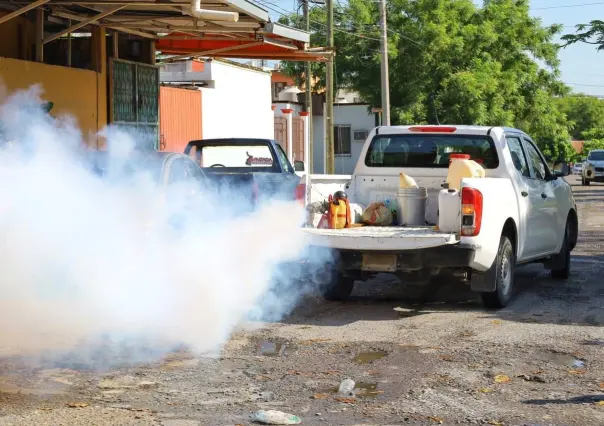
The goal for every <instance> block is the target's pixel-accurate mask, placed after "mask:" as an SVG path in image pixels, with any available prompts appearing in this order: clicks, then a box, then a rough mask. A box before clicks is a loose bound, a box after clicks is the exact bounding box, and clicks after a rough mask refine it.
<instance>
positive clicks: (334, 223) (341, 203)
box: [327, 191, 352, 229]
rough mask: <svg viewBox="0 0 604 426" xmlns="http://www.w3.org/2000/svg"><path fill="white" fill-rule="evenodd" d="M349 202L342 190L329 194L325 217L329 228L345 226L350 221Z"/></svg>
mask: <svg viewBox="0 0 604 426" xmlns="http://www.w3.org/2000/svg"><path fill="white" fill-rule="evenodd" d="M350 216H351V215H350V202H349V201H348V195H346V193H345V192H344V191H336V192H335V193H334V194H333V196H332V195H330V196H329V211H328V213H327V218H328V220H329V227H330V228H331V229H342V228H347V227H348V225H350V224H351V223H352V220H351V219H350Z"/></svg>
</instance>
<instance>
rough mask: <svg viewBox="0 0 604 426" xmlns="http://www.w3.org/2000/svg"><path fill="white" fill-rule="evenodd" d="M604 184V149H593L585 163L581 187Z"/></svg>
mask: <svg viewBox="0 0 604 426" xmlns="http://www.w3.org/2000/svg"><path fill="white" fill-rule="evenodd" d="M592 182H604V149H592V150H591V151H589V154H587V158H586V159H585V161H584V162H583V170H582V171H581V185H583V186H586V185H589V184H590V183H592Z"/></svg>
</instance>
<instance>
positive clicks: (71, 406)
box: [66, 402, 90, 408]
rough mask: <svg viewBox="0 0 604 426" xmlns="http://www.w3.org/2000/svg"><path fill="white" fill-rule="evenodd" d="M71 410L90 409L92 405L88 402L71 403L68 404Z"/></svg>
mask: <svg viewBox="0 0 604 426" xmlns="http://www.w3.org/2000/svg"><path fill="white" fill-rule="evenodd" d="M66 405H67V406H68V407H69V408H84V407H88V406H89V405H90V404H88V403H87V402H70V403H68V404H66Z"/></svg>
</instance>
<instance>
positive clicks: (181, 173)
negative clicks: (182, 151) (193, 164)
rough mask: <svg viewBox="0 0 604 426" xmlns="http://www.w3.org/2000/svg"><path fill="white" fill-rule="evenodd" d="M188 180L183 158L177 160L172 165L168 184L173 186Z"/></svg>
mask: <svg viewBox="0 0 604 426" xmlns="http://www.w3.org/2000/svg"><path fill="white" fill-rule="evenodd" d="M186 179H187V167H186V164H185V162H184V160H183V159H182V158H177V159H176V160H174V161H172V164H170V175H169V176H168V184H169V185H172V184H174V183H178V182H184V181H186Z"/></svg>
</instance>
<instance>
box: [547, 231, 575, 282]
mask: <svg viewBox="0 0 604 426" xmlns="http://www.w3.org/2000/svg"><path fill="white" fill-rule="evenodd" d="M571 231H572V230H571V223H570V220H567V221H566V228H565V230H564V239H563V240H562V247H560V251H559V252H558V254H557V255H555V256H554V257H553V258H552V259H551V262H552V269H551V272H552V278H554V279H556V280H566V279H568V277H569V276H570V247H571V244H570V233H571Z"/></svg>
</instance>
